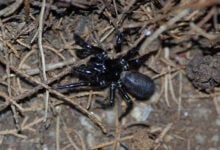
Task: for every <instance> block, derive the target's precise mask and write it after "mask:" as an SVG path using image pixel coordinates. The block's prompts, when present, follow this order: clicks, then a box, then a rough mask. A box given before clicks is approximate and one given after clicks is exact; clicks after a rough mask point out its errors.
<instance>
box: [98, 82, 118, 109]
mask: <svg viewBox="0 0 220 150" xmlns="http://www.w3.org/2000/svg"><path fill="white" fill-rule="evenodd" d="M115 88H116V86H115V84H111V86H110V89H109V100H108V101H107V102H102V101H100V100H96V103H98V104H99V105H101V107H102V108H103V109H105V108H108V107H111V106H113V105H114V101H115Z"/></svg>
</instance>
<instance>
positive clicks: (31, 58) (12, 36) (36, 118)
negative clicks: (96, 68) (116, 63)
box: [0, 0, 220, 150]
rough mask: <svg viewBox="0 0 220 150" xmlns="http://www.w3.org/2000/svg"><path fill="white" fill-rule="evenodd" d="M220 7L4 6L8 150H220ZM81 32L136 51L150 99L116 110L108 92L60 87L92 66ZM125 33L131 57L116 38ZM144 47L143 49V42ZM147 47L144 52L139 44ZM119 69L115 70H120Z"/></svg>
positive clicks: (101, 43) (31, 0) (204, 3)
mask: <svg viewBox="0 0 220 150" xmlns="http://www.w3.org/2000/svg"><path fill="white" fill-rule="evenodd" d="M219 4H220V3H219V1H218V0H193V1H192V0H186V1H183V0H118V1H116V0H50V1H49V0H47V1H46V2H45V1H44V0H42V1H37V0H9V1H0V17H1V19H0V150H6V149H7V150H15V149H16V150H17V149H18V150H19V149H22V150H30V149H33V150H35V149H36V150H38V149H44V150H54V149H57V150H72V149H73V150H89V149H93V150H96V149H97V150H112V149H113V150H220V34H219V32H220V21H219V20H220V19H219V18H220V15H219V13H220V6H219ZM74 33H76V34H78V35H80V37H82V39H84V40H85V41H86V42H88V43H90V44H92V45H94V46H97V47H100V48H101V49H103V50H104V51H106V52H107V53H108V56H109V58H111V59H114V58H117V57H120V56H124V55H125V54H126V52H128V50H130V49H132V48H137V47H138V45H139V46H140V47H139V50H138V55H136V56H135V58H138V57H140V56H143V55H144V54H151V55H149V58H148V59H147V60H146V61H145V62H144V63H143V64H142V65H141V67H140V68H134V69H136V70H137V71H139V72H141V73H142V74H145V75H148V76H149V77H151V78H152V79H153V80H154V83H155V86H156V87H155V92H154V94H153V96H152V97H151V98H149V99H148V100H141V101H140V100H138V99H137V100H136V98H135V97H133V96H132V95H129V96H130V97H131V99H132V101H133V109H132V111H131V112H129V113H128V114H127V115H126V116H124V117H123V118H122V120H121V121H119V119H118V118H119V116H120V115H121V114H122V112H123V111H124V110H125V108H126V103H125V102H124V101H123V98H122V97H121V96H120V95H119V94H118V91H117V90H116V97H115V105H114V107H111V108H108V109H103V108H101V107H100V105H98V104H97V103H96V102H95V101H96V100H97V99H98V100H103V101H105V100H106V99H108V98H109V94H108V92H109V91H108V90H109V88H105V89H94V88H85V87H82V88H80V87H78V88H73V89H65V90H53V89H51V87H55V86H59V85H64V84H69V83H76V82H79V81H80V80H79V79H78V77H77V76H75V75H74V74H73V73H72V68H73V67H76V66H79V65H82V64H87V62H88V61H89V60H90V56H89V57H86V58H82V59H80V58H79V57H77V54H76V53H75V51H77V50H79V49H81V47H80V46H79V44H80V43H77V42H76V41H75V40H74V36H73V35H74ZM120 33H123V36H122V39H123V42H122V49H121V51H119V52H116V51H115V48H116V49H117V45H116V39H117V37H118V36H119V35H120ZM140 41H142V42H140ZM139 43H141V44H139ZM113 71H115V70H113Z"/></svg>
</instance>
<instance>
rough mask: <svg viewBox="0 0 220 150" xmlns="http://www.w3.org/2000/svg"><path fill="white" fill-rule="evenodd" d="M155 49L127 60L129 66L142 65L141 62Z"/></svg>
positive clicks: (137, 66)
mask: <svg viewBox="0 0 220 150" xmlns="http://www.w3.org/2000/svg"><path fill="white" fill-rule="evenodd" d="M155 53H156V51H151V52H149V53H147V54H145V55H143V56H141V57H138V58H136V59H132V60H129V61H128V64H129V66H130V68H139V67H140V66H141V65H143V63H144V62H145V61H146V60H147V59H149V57H150V56H151V55H153V54H155Z"/></svg>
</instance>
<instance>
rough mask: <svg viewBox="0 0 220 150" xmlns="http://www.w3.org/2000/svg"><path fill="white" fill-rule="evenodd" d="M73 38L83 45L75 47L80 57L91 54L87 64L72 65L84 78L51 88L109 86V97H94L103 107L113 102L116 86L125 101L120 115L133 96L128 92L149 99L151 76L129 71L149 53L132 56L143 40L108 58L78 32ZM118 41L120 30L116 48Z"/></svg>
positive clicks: (151, 84)
mask: <svg viewBox="0 0 220 150" xmlns="http://www.w3.org/2000/svg"><path fill="white" fill-rule="evenodd" d="M74 39H75V41H76V43H77V44H79V45H80V46H81V47H82V49H77V50H76V55H77V57H79V58H81V59H82V58H86V57H88V56H91V58H90V60H89V61H88V63H87V64H84V65H81V66H79V67H73V74H75V75H78V77H79V78H80V79H81V80H83V81H82V82H79V83H71V84H67V85H62V86H58V87H54V89H56V90H57V89H64V88H76V87H81V86H90V87H94V88H99V89H104V88H107V87H110V90H109V100H108V101H106V102H103V101H100V100H96V102H97V103H98V104H100V105H101V106H102V108H107V107H109V106H113V105H114V99H115V90H116V89H117V90H118V92H119V94H120V95H121V96H122V97H123V99H124V100H125V102H126V104H127V108H126V110H125V112H124V113H122V115H121V116H120V118H119V119H121V118H122V117H123V116H125V115H126V114H127V113H128V112H129V111H130V110H131V108H132V100H131V98H130V97H129V95H128V94H127V93H129V94H131V95H132V96H134V97H135V98H137V99H140V100H141V99H148V98H150V97H151V96H152V95H153V93H154V90H155V85H154V82H153V80H152V79H151V78H150V77H148V76H146V75H144V74H142V73H139V72H137V71H132V70H133V69H136V70H137V69H138V68H139V67H140V66H141V65H142V64H143V62H144V61H145V60H146V59H148V58H149V56H150V55H151V54H152V53H148V54H145V55H143V56H140V57H137V58H134V57H135V56H137V55H138V52H137V50H138V49H139V47H140V45H141V43H142V42H140V43H139V44H138V46H137V47H135V48H132V49H131V50H129V51H128V52H127V53H126V54H125V55H124V56H119V57H117V58H114V59H111V58H109V57H108V54H107V53H106V51H104V50H103V49H101V48H99V47H96V46H93V45H90V44H88V43H86V42H85V41H84V40H83V39H82V38H81V37H80V36H79V35H77V34H74ZM121 44H122V34H119V35H118V37H117V40H116V46H115V48H116V52H119V51H120V50H121Z"/></svg>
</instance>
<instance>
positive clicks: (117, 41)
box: [115, 31, 124, 53]
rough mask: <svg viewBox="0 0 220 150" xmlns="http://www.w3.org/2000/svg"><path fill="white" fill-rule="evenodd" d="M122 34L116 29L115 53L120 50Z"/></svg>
mask: <svg viewBox="0 0 220 150" xmlns="http://www.w3.org/2000/svg"><path fill="white" fill-rule="evenodd" d="M123 36H124V34H123V33H122V32H120V31H118V35H117V39H116V45H115V51H116V53H118V52H121V45H122V41H123V39H124V38H123Z"/></svg>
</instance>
